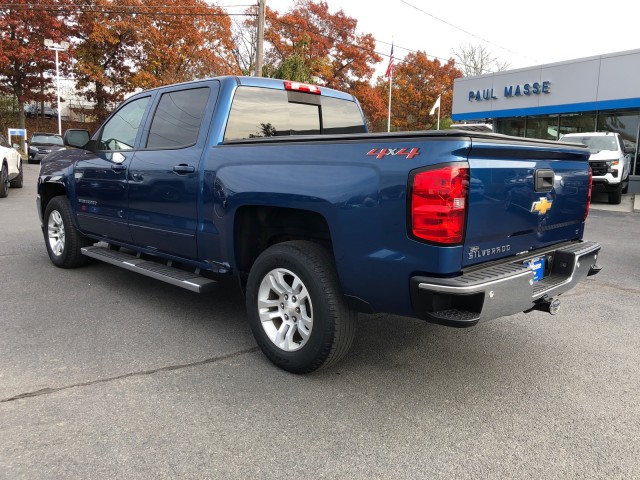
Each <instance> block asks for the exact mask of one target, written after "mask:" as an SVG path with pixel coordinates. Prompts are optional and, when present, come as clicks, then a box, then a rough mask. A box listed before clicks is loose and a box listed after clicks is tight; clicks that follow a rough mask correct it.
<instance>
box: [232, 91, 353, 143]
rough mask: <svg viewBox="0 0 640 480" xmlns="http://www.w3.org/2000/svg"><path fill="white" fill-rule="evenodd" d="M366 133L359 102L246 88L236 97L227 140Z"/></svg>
mask: <svg viewBox="0 0 640 480" xmlns="http://www.w3.org/2000/svg"><path fill="white" fill-rule="evenodd" d="M305 97H306V98H308V102H307V101H305ZM364 132H365V127H364V121H363V119H362V115H361V113H360V109H359V108H358V105H357V104H356V103H355V102H352V101H348V100H340V99H336V98H332V97H318V96H315V95H308V94H297V95H290V94H289V93H288V92H287V91H285V90H273V89H268V88H256V87H246V86H245V87H238V89H237V91H236V94H235V96H234V99H233V104H232V106H231V112H230V114H229V120H228V122H227V128H226V131H225V135H224V140H225V141H229V140H244V139H249V138H263V137H279V136H290V135H317V134H323V133H324V134H329V133H332V134H333V133H364Z"/></svg>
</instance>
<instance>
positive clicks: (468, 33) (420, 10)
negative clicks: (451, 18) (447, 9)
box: [400, 0, 537, 61]
mask: <svg viewBox="0 0 640 480" xmlns="http://www.w3.org/2000/svg"><path fill="white" fill-rule="evenodd" d="M400 1H401V2H402V3H404V4H405V5H407V6H409V7H411V8H414V9H415V10H418V11H419V12H422V13H424V14H425V15H428V16H430V17H431V18H433V19H435V20H438V21H439V22H442V23H444V24H445V25H448V26H449V27H452V28H455V29H456V30H460V31H461V32H462V33H466V34H467V35H470V36H472V37H474V38H477V39H478V40H481V41H483V42H485V43H488V44H490V45H493V46H495V47H498V48H500V49H502V50H504V51H506V52H509V53H513V54H514V55H518V56H520V57H524V58H529V57H527V56H525V55H522V54H520V53H518V52H514V51H513V50H511V49H509V48H506V47H503V46H502V45H498V44H497V43H494V42H492V41H491V40H487V39H486V38H482V37H480V36H478V35H476V34H475V33H472V32H469V31H468V30H465V29H463V28H460V27H458V26H457V25H454V24H453V23H451V22H448V21H446V20H443V19H442V18H440V17H436V16H435V15H433V14H432V13H429V12H427V11H426V10H423V9H421V8H419V7H416V6H415V5H412V4H411V3H409V2H407V1H406V0H400ZM529 60H533V61H537V60H535V59H533V58H529Z"/></svg>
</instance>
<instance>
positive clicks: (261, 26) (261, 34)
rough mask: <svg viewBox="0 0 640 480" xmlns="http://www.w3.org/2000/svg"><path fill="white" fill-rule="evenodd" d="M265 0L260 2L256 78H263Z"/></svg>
mask: <svg viewBox="0 0 640 480" xmlns="http://www.w3.org/2000/svg"><path fill="white" fill-rule="evenodd" d="M265 9H266V6H265V0H258V44H257V46H256V77H261V76H262V57H263V53H264V16H265Z"/></svg>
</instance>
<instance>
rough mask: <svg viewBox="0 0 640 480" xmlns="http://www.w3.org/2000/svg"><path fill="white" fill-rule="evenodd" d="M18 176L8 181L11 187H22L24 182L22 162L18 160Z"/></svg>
mask: <svg viewBox="0 0 640 480" xmlns="http://www.w3.org/2000/svg"><path fill="white" fill-rule="evenodd" d="M18 172H19V173H18V176H17V177H16V178H14V179H13V180H11V182H9V183H10V184H11V188H22V185H23V183H24V173H23V172H22V162H20V166H19V167H18Z"/></svg>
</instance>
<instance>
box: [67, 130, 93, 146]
mask: <svg viewBox="0 0 640 480" xmlns="http://www.w3.org/2000/svg"><path fill="white" fill-rule="evenodd" d="M62 140H63V141H64V144H65V145H66V146H67V147H76V148H84V146H85V145H86V144H87V143H89V132H88V131H87V130H81V129H79V128H72V129H69V130H65V132H64V136H63V137H62Z"/></svg>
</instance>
